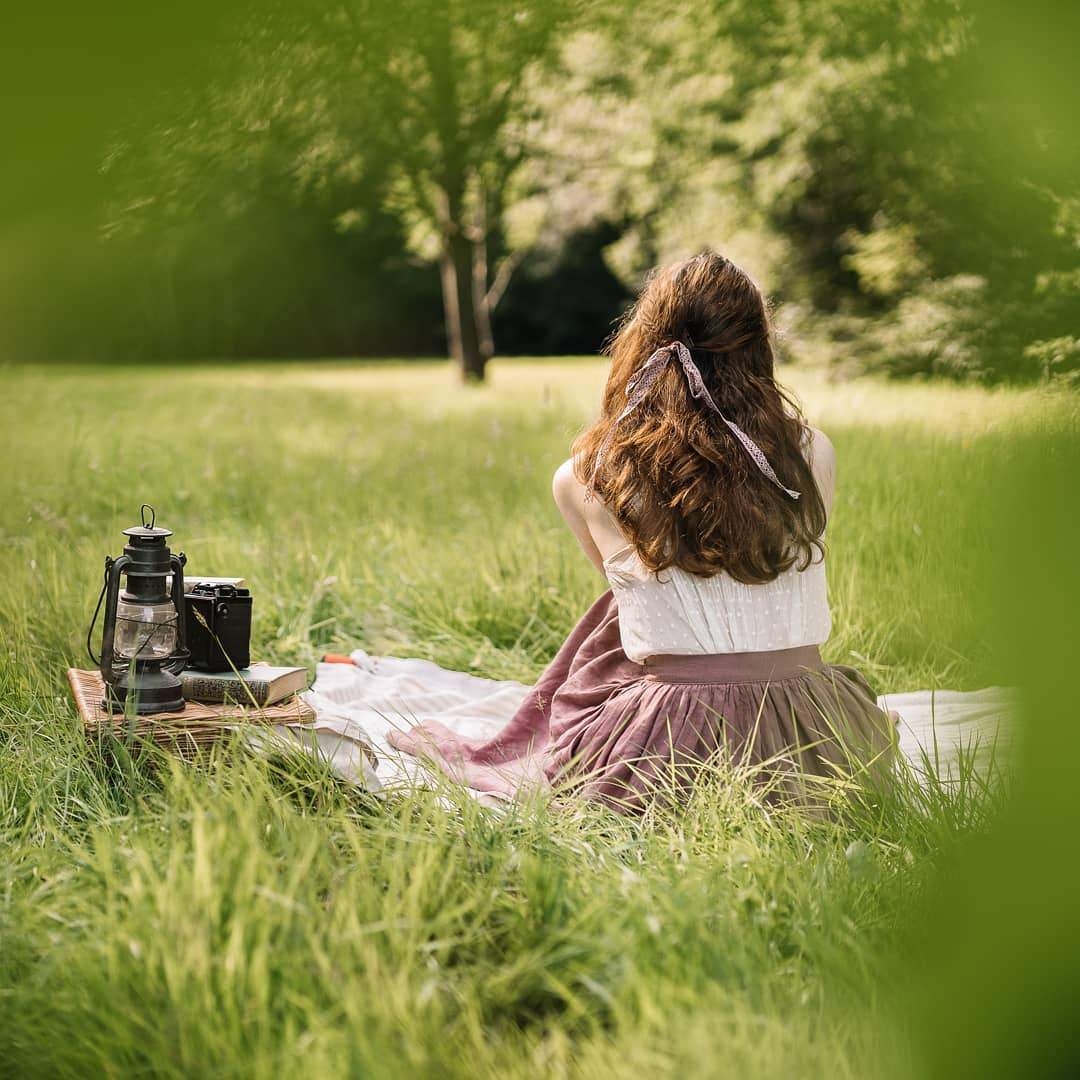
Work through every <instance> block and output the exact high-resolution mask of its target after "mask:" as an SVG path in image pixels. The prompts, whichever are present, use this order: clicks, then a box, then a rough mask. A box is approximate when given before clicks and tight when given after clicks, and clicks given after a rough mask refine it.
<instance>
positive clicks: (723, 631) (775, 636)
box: [603, 545, 832, 663]
mask: <svg viewBox="0 0 1080 1080" xmlns="http://www.w3.org/2000/svg"><path fill="white" fill-rule="evenodd" d="M603 565H604V572H605V574H606V576H607V579H608V581H609V583H610V584H611V589H612V592H613V593H614V594H615V601H616V603H617V604H618V606H619V628H620V630H621V634H622V647H623V650H624V651H625V653H626V655H627V656H628V657H629V658H630V659H631V660H635V661H637V662H638V663H642V662H643V661H644V660H645V659H646V658H647V657H650V656H666V655H673V654H674V655H684V656H691V655H699V654H706V655H708V654H716V653H750V652H772V651H774V650H777V649H792V648H797V647H799V646H802V645H820V644H822V642H824V641H825V640H826V639H827V638H828V636H829V630H830V628H831V625H832V622H831V618H830V615H829V602H828V598H827V595H826V586H825V562H824V560H823V559H821V558H818V559H817V560H815V561H814V562H813V563H811V564H810V566H808V567H807V568H806V569H805V570H799V569H798V568H797V567H794V566H793V567H790V568H789V569H788V570H785V571H783V572H782V573H781V574H779V575H778V576H777V577H776V578H775V579H774V580H772V581H768V582H764V583H755V584H752V585H748V584H746V583H745V582H742V581H736V580H735V578H733V577H731V576H730V575H729V574H726V573H719V574H714V575H713V576H712V577H702V576H701V575H699V574H690V573H687V571H685V570H682V569H680V568H679V567H677V566H672V567H669V568H668V569H667V570H662V571H660V573H658V574H654V573H653V572H652V571H650V570H648V569H647V568H646V567H644V566H643V565H642V564H641V560H640V559H639V558H638V557H637V554H636V552H635V551H634V549H633V547H632V546H630V545H627V546H626V547H624V548H622V549H621V550H619V551H617V552H615V553H614V554H612V555H610V556H609V557H608V558H606V559H605V560H604V563H603Z"/></svg>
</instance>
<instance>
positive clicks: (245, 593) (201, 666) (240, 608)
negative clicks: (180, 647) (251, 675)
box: [184, 582, 251, 671]
mask: <svg viewBox="0 0 1080 1080" xmlns="http://www.w3.org/2000/svg"><path fill="white" fill-rule="evenodd" d="M184 607H185V613H184V614H185V622H184V626H185V629H186V630H187V647H188V651H189V652H190V653H191V658H190V659H189V660H188V662H187V667H188V668H193V669H194V670H195V671H230V670H231V669H232V668H236V669H237V670H239V669H240V668H246V667H247V666H248V665H249V664H250V663H251V593H250V591H249V590H247V589H240V588H237V587H236V586H235V585H219V584H211V583H210V582H200V583H199V584H197V585H195V586H193V587H192V589H191V590H190V591H189V592H187V593H185V594H184Z"/></svg>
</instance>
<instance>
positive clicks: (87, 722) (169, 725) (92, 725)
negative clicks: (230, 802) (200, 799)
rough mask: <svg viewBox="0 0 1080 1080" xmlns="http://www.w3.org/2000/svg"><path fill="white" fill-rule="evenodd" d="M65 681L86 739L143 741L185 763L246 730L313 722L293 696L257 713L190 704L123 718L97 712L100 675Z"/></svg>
mask: <svg viewBox="0 0 1080 1080" xmlns="http://www.w3.org/2000/svg"><path fill="white" fill-rule="evenodd" d="M67 677H68V682H69V683H70V684H71V692H72V694H73V696H74V698H75V704H76V705H77V706H78V709H79V716H80V717H81V719H82V723H83V730H84V731H85V732H86V734H87V736H88V737H90V738H94V737H97V736H100V735H105V734H111V735H113V736H115V737H116V738H120V739H135V740H148V741H149V742H152V743H153V744H154V745H156V746H160V747H162V748H163V749H165V750H169V751H171V752H172V753H175V754H179V755H180V756H181V757H184V758H194V757H198V756H199V755H200V754H202V753H205V751H206V750H208V749H209V748H210V747H211V746H213V745H214V743H216V742H217V741H218V740H219V739H220V738H221V737H222V736H224V735H228V734H229V733H231V732H233V731H235V730H236V729H237V728H238V727H241V726H243V725H245V724H285V725H292V724H301V725H302V724H309V723H311V722H312V721H313V720H314V719H315V710H314V709H312V708H311V706H310V705H308V704H307V703H306V702H304V701H301V700H300V698H298V697H297V696H296V695H295V694H294V695H293V696H292V697H290V698H287V699H286V700H285V701H279V702H277V703H276V704H274V705H266V706H264V707H263V708H261V709H257V708H254V707H247V706H243V705H235V704H232V703H230V704H227V705H205V704H203V703H202V702H198V701H189V702H188V703H187V705H186V706H185V707H184V711H183V712H166V713H148V714H147V715H146V716H134V717H127V716H124V715H123V714H122V713H108V712H106V711H105V710H104V709H103V708H102V707H101V700H102V698H103V697H104V696H105V683H104V681H103V680H102V678H101V672H100V671H83V670H80V669H79V668H68V673H67Z"/></svg>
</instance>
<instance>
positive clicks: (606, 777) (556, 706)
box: [467, 591, 895, 812]
mask: <svg viewBox="0 0 1080 1080" xmlns="http://www.w3.org/2000/svg"><path fill="white" fill-rule="evenodd" d="M894 748H895V734H894V731H893V725H892V723H891V720H890V718H889V716H888V714H887V713H885V712H884V711H883V710H881V709H880V708H878V706H877V704H876V701H875V696H874V693H873V691H872V690H871V688H870V686H869V685H868V684H867V682H866V680H865V679H864V678H863V676H862V675H861V674H860V673H859V672H858V671H856V670H855V669H854V668H852V667H847V666H845V665H838V664H826V663H825V662H824V661H823V660H822V658H821V655H820V652H819V650H818V648H817V646H806V647H802V648H796V649H783V650H777V651H773V652H761V653H728V654H719V655H709V656H703V655H695V656H655V657H650V658H649V659H648V660H647V661H646V662H645V663H644V664H641V663H637V662H635V661H632V660H630V659H629V658H628V657H627V656H626V654H625V653H624V652H623V649H622V644H621V641H620V637H619V618H618V609H617V607H616V603H615V599H614V597H613V596H612V594H611V592H610V591H608V592H606V593H605V594H604V595H603V596H601V597H600V598H599V599H598V600H597V601H596V603H594V604H593V605H592V607H591V608H590V609H589V610H588V611H587V612H586V614H585V615H584V616H583V617H582V619H581V620H580V622H579V623H578V624H577V626H576V627H575V628H574V630H573V631H572V632H571V633H570V635H569V637H567V639H566V641H565V642H564V643H563V645H562V647H561V648H560V649H559V652H558V653H557V654H556V656H555V658H554V659H553V660H552V662H551V664H550V665H549V666H548V667H547V669H546V670H545V671H544V673H543V675H542V676H541V677H540V679H539V681H538V682H537V683H536V684H535V686H534V687H533V688H532V689H531V691H530V692H529V694H528V695H527V697H526V699H525V700H524V701H523V702H522V704H521V706H520V708H519V709H518V710H517V713H516V714H515V716H514V717H513V719H512V720H511V721H510V723H509V724H507V726H506V727H505V728H504V729H503V730H502V731H501V732H500V733H499V734H498V735H497V736H496V737H495V738H494V739H492V740H490V741H488V742H486V743H483V744H481V745H474V746H472V747H470V748H469V749H468V751H467V756H468V758H469V759H470V760H471V762H473V763H475V764H477V765H490V766H496V767H497V766H499V765H507V764H511V763H517V765H518V766H519V768H517V769H515V770H514V771H515V772H520V773H521V774H522V775H533V776H535V775H537V774H538V773H540V772H542V774H543V775H544V776H546V778H547V780H548V782H549V783H550V784H551V785H552V786H553V787H555V788H558V789H574V790H577V791H579V792H581V793H583V794H584V795H586V796H590V797H594V798H598V799H602V800H603V801H605V802H607V803H609V804H611V805H612V806H614V807H616V808H619V809H623V810H627V811H631V812H633V811H639V810H641V809H642V808H643V807H644V806H645V805H646V804H647V803H648V802H649V801H650V800H652V799H654V798H658V797H662V798H665V799H670V798H674V799H679V798H682V797H684V796H685V795H686V793H687V792H688V791H689V790H690V789H691V788H692V787H693V786H694V785H695V783H697V782H698V781H699V780H700V779H701V777H702V776H704V775H707V774H709V773H712V774H715V771H716V770H717V769H718V768H719V769H724V770H729V771H730V770H732V769H735V770H739V771H742V772H743V774H744V775H746V776H747V777H748V778H749V780H750V782H751V783H752V784H755V785H757V786H758V787H759V788H760V790H761V792H762V794H763V796H764V797H765V798H766V799H767V800H770V801H792V800H793V801H797V802H799V803H802V804H805V805H814V806H816V805H821V804H824V803H827V802H828V800H829V797H830V796H829V792H830V791H835V789H836V786H837V785H838V784H850V783H859V782H861V781H863V780H867V779H871V780H872V779H873V778H875V777H881V776H884V775H886V774H887V773H888V771H889V768H890V767H891V763H892V755H893V753H894ZM526 758H527V759H530V761H531V762H532V763H533V767H531V768H528V769H521V768H520V763H521V762H522V760H523V759H526Z"/></svg>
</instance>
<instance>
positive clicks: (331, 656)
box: [322, 652, 353, 664]
mask: <svg viewBox="0 0 1080 1080" xmlns="http://www.w3.org/2000/svg"><path fill="white" fill-rule="evenodd" d="M352 662H353V661H352V657H351V656H342V655H341V653H333V652H328V653H327V654H326V655H325V656H324V657H323V658H322V663H324V664H351V663H352Z"/></svg>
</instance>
